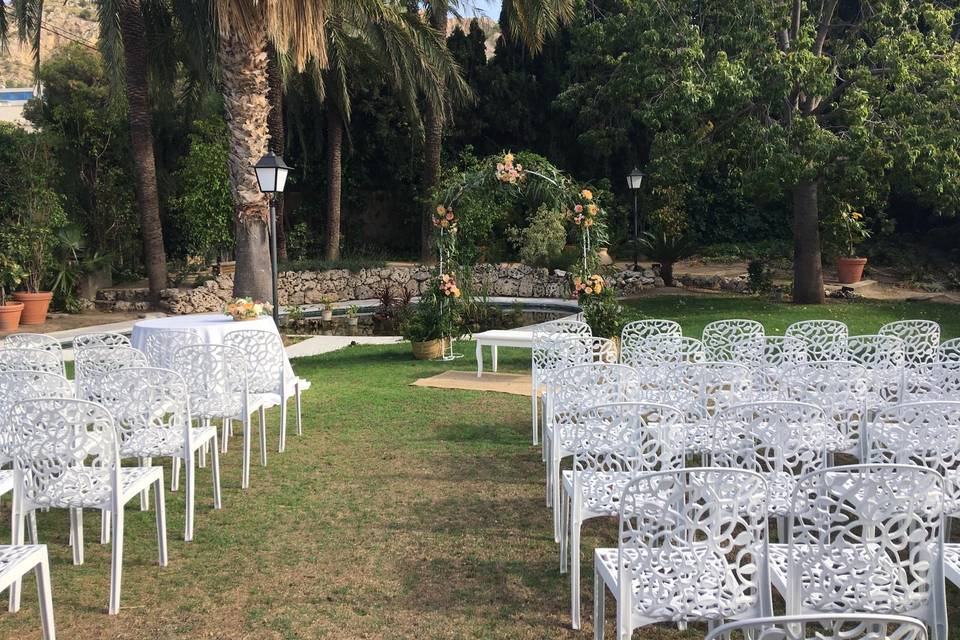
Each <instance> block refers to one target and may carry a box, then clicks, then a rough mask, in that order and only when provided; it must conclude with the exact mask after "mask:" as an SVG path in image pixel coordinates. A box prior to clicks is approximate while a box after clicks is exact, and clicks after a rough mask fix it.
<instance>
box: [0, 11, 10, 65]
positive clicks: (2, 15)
mask: <svg viewBox="0 0 960 640" xmlns="http://www.w3.org/2000/svg"><path fill="white" fill-rule="evenodd" d="M7 11H9V10H8V9H7V3H6V2H4V1H3V0H0V51H4V52H6V50H7V29H8V28H9V27H10V25H9V24H8V22H7Z"/></svg>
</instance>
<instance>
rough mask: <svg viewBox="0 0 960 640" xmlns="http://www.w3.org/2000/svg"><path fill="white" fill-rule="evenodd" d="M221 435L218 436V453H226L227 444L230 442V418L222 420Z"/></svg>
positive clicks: (231, 421)
mask: <svg viewBox="0 0 960 640" xmlns="http://www.w3.org/2000/svg"><path fill="white" fill-rule="evenodd" d="M221 431H222V435H221V436H220V453H226V452H227V442H229V441H230V435H231V432H232V431H233V420H231V419H230V418H224V419H223V428H222V429H221Z"/></svg>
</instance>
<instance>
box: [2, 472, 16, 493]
mask: <svg viewBox="0 0 960 640" xmlns="http://www.w3.org/2000/svg"><path fill="white" fill-rule="evenodd" d="M8 491H13V469H2V470H0V496H2V495H3V494H5V493H7V492H8Z"/></svg>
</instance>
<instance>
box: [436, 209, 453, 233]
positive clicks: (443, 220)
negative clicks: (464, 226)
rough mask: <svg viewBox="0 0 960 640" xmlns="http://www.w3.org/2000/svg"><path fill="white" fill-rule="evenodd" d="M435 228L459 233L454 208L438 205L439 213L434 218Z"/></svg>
mask: <svg viewBox="0 0 960 640" xmlns="http://www.w3.org/2000/svg"><path fill="white" fill-rule="evenodd" d="M432 222H433V226H435V227H439V228H441V229H446V230H447V231H449V232H450V233H456V231H457V217H456V216H455V215H454V214H453V207H445V206H443V205H442V204H439V205H437V212H436V213H435V214H433V217H432Z"/></svg>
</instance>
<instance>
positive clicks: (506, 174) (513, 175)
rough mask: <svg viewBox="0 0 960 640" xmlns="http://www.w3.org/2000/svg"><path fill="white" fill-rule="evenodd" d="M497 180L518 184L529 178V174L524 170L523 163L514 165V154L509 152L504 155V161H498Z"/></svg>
mask: <svg viewBox="0 0 960 640" xmlns="http://www.w3.org/2000/svg"><path fill="white" fill-rule="evenodd" d="M496 175H497V180H499V181H500V182H505V183H507V184H517V183H518V182H523V181H524V180H526V179H527V174H526V173H524V171H523V165H522V164H520V163H519V162H518V163H517V164H516V166H514V164H513V154H512V153H508V154H506V155H505V156H503V161H502V162H498V163H497V172H496Z"/></svg>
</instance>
